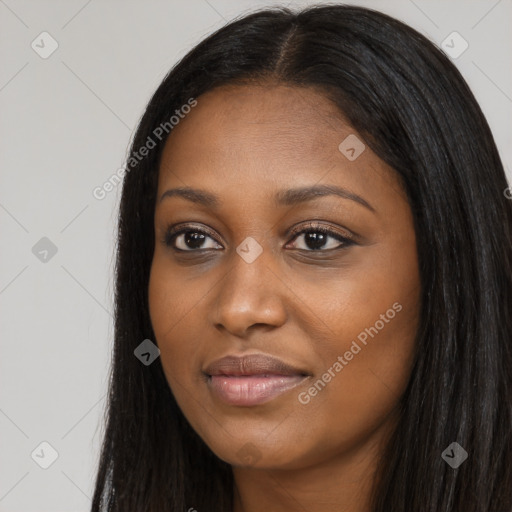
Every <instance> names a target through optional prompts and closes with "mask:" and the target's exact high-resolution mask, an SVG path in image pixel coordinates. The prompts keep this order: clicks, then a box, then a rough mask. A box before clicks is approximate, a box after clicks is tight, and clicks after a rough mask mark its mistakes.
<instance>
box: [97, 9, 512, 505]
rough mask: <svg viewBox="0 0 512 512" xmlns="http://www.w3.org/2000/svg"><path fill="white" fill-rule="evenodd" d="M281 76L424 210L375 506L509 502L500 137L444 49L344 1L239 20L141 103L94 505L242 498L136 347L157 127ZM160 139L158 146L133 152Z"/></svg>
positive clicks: (510, 402) (127, 186)
mask: <svg viewBox="0 0 512 512" xmlns="http://www.w3.org/2000/svg"><path fill="white" fill-rule="evenodd" d="M269 81H272V82H277V83H282V84H287V85H292V86H295V87H304V88H306V87H307V88H314V89H315V90H317V91H320V92H321V93H322V94H324V95H325V97H327V98H328V99H330V100H332V101H333V102H334V103H335V104H336V105H337V106H338V107H339V111H340V114H342V115H343V116H344V118H345V119H347V120H348V121H349V122H350V123H351V125H352V126H353V128H354V129H355V130H356V131H357V132H358V133H359V134H361V136H362V137H363V138H364V140H365V141H366V143H367V144H368V145H369V146H370V148H371V149H372V150H373V151H374V152H375V153H376V154H377V155H378V156H379V157H380V158H381V159H382V160H383V161H384V162H386V163H387V164H389V165H390V166H391V167H392V168H393V169H395V171H396V172H397V173H398V175H399V176H400V178H401V181H402V183H403V186H404V188H405V190H406V193H407V196H408V199H409V203H410V207H411V210H412V214H413V218H414V225H415V231H416V238H417V253H418V260H419V267H420V276H421V287H422V291H421V297H422V301H421V311H420V314H421V319H420V326H419V329H418V333H417V338H416V343H417V356H416V359H415V362H414V368H413V371H412V375H411V379H410V382H409V383H408V386H407V388H406V391H405V393H404V394H403V396H402V397H401V400H400V404H399V410H400V419H399V423H398V427H397V429H396V431H395V433H394V435H393V437H392V439H391V441H390V443H389V444H388V446H387V448H386V452H385V454H384V456H383V457H382V460H381V463H380V466H379V468H378V469H379V471H378V472H377V476H378V477H377V478H376V479H375V485H374V493H373V504H372V507H373V508H372V510H373V511H374V512H410V511H414V512H484V511H491V512H503V511H511V510H512V201H510V200H508V199H507V197H506V195H505V194H504V191H505V189H506V188H507V181H506V177H505V173H504V170H503V166H502V163H501V161H500V157H499V154H498V151H497V148H496V145H495V142H494V140H493V137H492V134H491V131H490V129H489V126H488V124H487V122H486V120H485V118H484V116H483V114H482V111H481V109H480V108H479V106H478V104H477V101H476V100H475V98H474V96H473V94H472V93H471V91H470V90H469V88H468V86H467V84H466V82H465V81H464V79H463V78H462V76H461V74H460V73H459V72H458V70H457V69H456V67H455V66H454V65H453V64H452V63H451V62H450V60H449V59H448V58H447V57H446V56H445V55H444V54H443V53H442V52H441V51H440V50H439V49H438V48H437V47H436V46H435V45H433V44H432V43H431V42H430V41H429V40H428V39H427V38H426V37H424V36H422V35H421V34H419V33H418V32H416V31H415V30H413V29H412V28H410V27H408V26H407V25H405V24H403V23H401V22H399V21H397V20H396V19H393V18H391V17H389V16H387V15H385V14H382V13H379V12H376V11H373V10H370V9H366V8H362V7H355V6H348V5H340V4H337V5H332V4H323V5H316V6H313V7H308V8H306V9H303V10H298V11H292V10H290V9H288V8H284V7H274V8H269V9H264V10H260V11H256V12H252V13H250V14H248V15H244V16H241V17H239V18H237V19H235V20H234V21H232V22H230V23H229V24H228V25H226V26H224V27H223V28H221V29H220V30H218V31H216V32H215V33H213V34H212V35H210V36H209V37H207V38H205V39H204V40H203V41H202V42H201V43H200V44H198V45H197V46H196V47H195V48H193V49H192V50H191V51H190V52H189V53H188V54H187V55H186V56H185V57H184V58H182V59H181V60H180V62H178V64H176V65H175V66H174V67H173V68H172V70H171V71H170V72H169V73H168V74H167V76H166V77H165V78H164V80H163V81H162V83H161V84H160V86H159V87H158V89H157V90H156V92H155V93H154V95H153V97H152V98H151V100H150V102H149V104H148V105H147V108H146V110H145V112H144V114H143V116H142V118H141V120H140V123H139V125H138V128H137V130H136V133H135V135H134V138H133V140H132V144H131V149H130V157H129V162H131V164H130V165H129V166H128V167H127V172H126V175H125V178H124V183H123V191H122V198H121V205H120V215H119V224H118V241H117V264H116V295H115V342H114V354H113V367H112V374H111V380H110V390H109V391H110V392H109V397H108V408H107V410H106V418H105V433H104V439H103V446H102V451H101V457H100V463H99V468H98V474H97V480H96V486H95V492H94V498H93V505H92V511H93V512H98V511H100V510H111V511H112V512H114V511H116V512H118V511H119V512H135V511H137V512H157V511H158V512H161V511H163V510H169V511H184V510H188V509H190V508H195V509H196V510H198V511H199V512H201V511H206V510H208V511H210V512H229V511H231V510H232V495H233V476H232V471H231V467H230V466H229V465H228V464H226V463H225V462H223V461H221V460H220V459H219V458H217V457H216V456H215V455H214V454H213V453H212V452H211V450H210V449H209V448H208V447H207V446H206V445H205V444H204V443H203V441H202V440H201V439H200V438H199V436H198V435H197V434H196V433H195V432H194V431H193V430H192V428H191V427H190V425H189V424H188V422H187V421H186V419H185V418H184V416H183V414H182V413H181V411H180V409H179V407H178V406H177V404H176V401H175V399H174V397H173V395H172V392H171V391H170V388H169V385H168V383H167V381H166V378H165V376H164V373H163V369H162V366H161V363H160V360H159V359H158V360H156V361H155V362H154V363H153V364H151V365H150V366H145V365H143V364H141V362H140V361H139V360H138V359H137V358H136V357H135V356H134V349H135V348H136V347H137V346H138V345H139V344H140V343H141V342H142V341H143V340H144V339H147V338H148V339H151V340H153V341H155V338H154V333H153V330H152V326H151V322H150V317H149V310H148V282H149V271H150V266H151V261H152V257H153V250H154V242H155V239H154V228H153V217H154V208H155V198H156V190H157V180H158V169H159V162H160V156H161V153H162V148H163V145H164V143H165V137H161V140H160V139H159V138H157V137H155V129H156V128H157V127H158V126H161V124H162V123H166V122H168V121H169V118H170V116H172V115H173V113H174V112H175V111H176V110H179V109H180V108H181V107H182V106H183V105H185V104H187V103H188V104H190V101H191V99H192V101H193V100H196V101H198V102H200V101H201V94H203V93H205V92H206V91H210V90H212V89H213V88H215V87H217V86H220V85H225V84H251V83H252V84H261V83H265V82H269ZM191 115H193V114H191ZM160 132H161V130H160ZM160 132H158V133H160ZM171 135H172V132H171ZM150 138H151V139H152V141H153V142H152V145H154V146H155V147H153V148H152V149H150V150H149V152H148V154H147V156H145V157H144V158H142V159H140V158H137V162H136V163H134V162H135V160H134V155H135V153H136V152H137V151H138V150H139V149H140V148H141V147H143V146H145V145H146V146H148V145H149V144H148V140H149V139H150ZM155 143H156V144H155ZM155 343H156V341H155ZM453 442H457V443H458V444H459V445H460V446H461V447H462V448H464V449H465V450H466V452H467V453H468V459H467V460H466V461H465V462H464V463H462V464H461V465H460V466H459V467H458V468H453V467H451V465H449V464H447V463H446V462H445V460H444V459H443V458H442V457H441V454H442V453H443V451H444V450H445V449H446V448H447V447H448V446H449V445H450V444H451V443H453ZM340 508H341V504H340Z"/></svg>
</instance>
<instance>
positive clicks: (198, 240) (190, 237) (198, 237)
mask: <svg viewBox="0 0 512 512" xmlns="http://www.w3.org/2000/svg"><path fill="white" fill-rule="evenodd" d="M203 240H204V235H203V234H202V233H196V232H195V231H187V232H186V233H185V244H186V245H187V246H189V247H190V248H191V249H197V248H200V247H201V244H202V242H203ZM191 242H192V243H191ZM190 244H191V245H190ZM194 244H195V245H194Z"/></svg>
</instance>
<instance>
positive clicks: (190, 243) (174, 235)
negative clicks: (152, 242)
mask: <svg viewBox="0 0 512 512" xmlns="http://www.w3.org/2000/svg"><path fill="white" fill-rule="evenodd" d="M208 239H210V240H211V241H212V242H213V246H211V247H204V246H203V245H204V243H205V242H206V241H207V240H208ZM163 242H164V243H165V245H167V246H168V247H170V248H171V249H173V250H175V251H181V252H198V251H207V250H212V249H218V248H222V246H221V245H220V244H218V243H217V242H216V241H215V239H214V238H213V236H212V235H211V233H209V232H208V231H205V230H203V229H198V228H196V227H193V226H182V227H180V228H178V229H175V228H172V227H169V228H168V229H167V232H166V233H165V237H164V240H163ZM210 245H211V244H210Z"/></svg>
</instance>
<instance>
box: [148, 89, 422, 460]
mask: <svg viewBox="0 0 512 512" xmlns="http://www.w3.org/2000/svg"><path fill="white" fill-rule="evenodd" d="M363 143H364V141H363V140H362V137H361V136H360V135H359V134H357V133H355V132H354V130H353V129H352V128H351V127H350V126H349V125H348V124H347V123H346V122H344V121H343V119H342V117H341V116H340V114H339V113H338V111H337V110H336V108H335V107H334V106H333V105H332V104H331V103H330V102H329V101H328V100H327V99H325V98H324V97H323V96H322V95H320V94H319V93H318V92H315V91H314V90H312V89H305V88H303V89H301V88H291V87H286V86H283V85H275V86H265V87H264V86H237V87H235V86H224V87H221V88H217V89H215V90H213V91H211V92H209V93H206V94H204V95H203V96H201V97H199V98H198V104H197V106H195V107H194V108H193V109H192V110H191V112H190V113H189V114H188V115H187V116H186V117H185V118H184V119H182V120H181V121H180V122H179V124H178V125H177V126H175V127H174V128H173V131H172V133H171V135H170V136H169V138H168V140H167V142H166V145H165V148H164V152H163V155H162V160H161V167H160V170H159V181H158V196H157V203H156V209H155V234H156V244H155V252H154V258H153V262H152V267H151V277H150V283H149V303H150V314H151V321H152V325H153V329H154V333H155V336H156V343H157V344H158V346H159V348H160V351H161V363H162V366H163V369H164V372H165V375H166V378H167V380H168V383H169V385H170V388H171V390H172V392H173V394H174V396H175V397H176V400H177V403H178V405H179V406H180V408H181V410H182V411H183V413H184V415H185V416H186V418H187V419H188V421H189V422H190V424H191V425H192V427H193V428H194V429H195V431H196V432H197V433H198V434H199V435H200V436H201V437H202V438H203V440H204V441H205V442H206V444H207V445H208V446H209V447H210V448H211V449H212V451H213V452H214V453H216V454H217V455H218V456H219V457H220V458H221V459H223V460H225V461H226V462H228V463H230V464H232V465H234V466H252V467H258V468H263V467H265V468H289V469H293V468H295V469H298V468H304V467H307V466H308V465H312V464H318V463H319V462H322V461H327V460H329V459H332V458H333V457H336V456H343V455H344V454H349V452H351V451H352V450H354V449H357V448H358V447H362V446H365V445H366V446H370V445H375V442H374V441H376V440H377V439H378V437H379V435H381V434H382V433H383V432H385V431H389V428H388V427H390V426H391V425H393V424H394V423H393V422H394V420H395V419H396V417H395V415H394V414H393V412H394V407H395V406H396V404H397V402H398V400H399V397H400V396H401V395H402V393H403V391H404V389H405V387H406V385H407V382H408V380H409V377H410V372H411V366H412V360H413V353H414V340H415V334H416V330H417V325H418V312H419V300H420V279H419V273H418V261H417V253H416V242H415V233H414V228H413V220H412V216H411V211H410V208H409V205H408V202H407V200H406V196H405V193H404V191H403V189H402V188H401V186H400V184H399V182H398V179H397V178H396V175H395V173H394V171H392V170H391V169H390V168H389V167H388V166H387V165H386V164H384V163H383V162H382V161H381V160H380V159H379V158H377V156H376V155H375V154H374V153H372V151H371V150H370V148H369V147H368V146H367V145H366V147H364V146H363V145H362V144H363ZM185 188H186V189H193V191H190V190H188V191H185V190H184V189H185ZM173 189H182V193H180V192H176V191H175V192H170V191H172V190H173ZM168 228H172V229H174V228H184V231H185V232H181V233H180V234H177V235H175V236H173V233H168ZM319 230H328V232H327V233H324V232H322V231H319ZM223 358H226V359H223Z"/></svg>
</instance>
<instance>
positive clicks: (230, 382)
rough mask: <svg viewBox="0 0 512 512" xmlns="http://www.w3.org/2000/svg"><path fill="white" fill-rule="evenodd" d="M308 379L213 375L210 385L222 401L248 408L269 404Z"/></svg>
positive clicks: (303, 377)
mask: <svg viewBox="0 0 512 512" xmlns="http://www.w3.org/2000/svg"><path fill="white" fill-rule="evenodd" d="M306 378H307V377H305V376H303V375H268V376H262V375H245V376H240V375H239V376H228V375H212V376H210V377H209V379H208V385H209V387H210V389H211V390H212V391H213V392H214V394H215V395H216V396H218V397H219V398H220V399H221V400H222V401H224V402H226V403H228V404H230V405H240V406H246V407H247V406H251V405H259V404H263V403H265V402H269V401H270V400H273V399H274V398H276V397H278V396H279V395H282V394H283V393H285V392H286V391H289V390H290V389H293V388H294V387H296V386H298V385H299V384H300V383H301V382H303V381H304V379H306Z"/></svg>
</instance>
